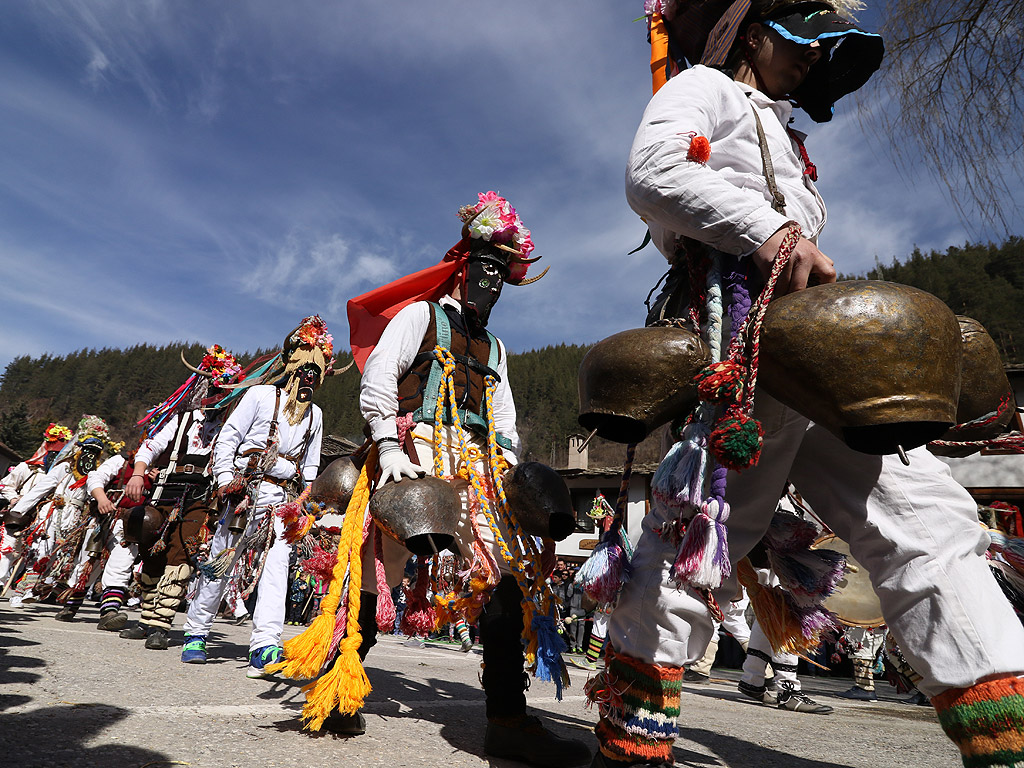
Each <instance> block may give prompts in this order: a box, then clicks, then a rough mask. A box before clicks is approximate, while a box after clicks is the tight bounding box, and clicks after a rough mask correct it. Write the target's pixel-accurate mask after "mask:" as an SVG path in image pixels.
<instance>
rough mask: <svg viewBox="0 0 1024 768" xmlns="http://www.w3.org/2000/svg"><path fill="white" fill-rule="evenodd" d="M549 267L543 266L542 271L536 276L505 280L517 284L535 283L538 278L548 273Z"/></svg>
mask: <svg viewBox="0 0 1024 768" xmlns="http://www.w3.org/2000/svg"><path fill="white" fill-rule="evenodd" d="M549 269H551V267H544V271H543V272H541V273H540V274H539V275H537V276H536V277H524V278H523V279H522V280H512V279H508V280H506V281H505V282H507V283H508V284H509V285H518V286H522V285H529V284H530V283H536V282H537V281H538V280H540V279H541V278H542V277H544V275H546V274H547V273H548V270H549Z"/></svg>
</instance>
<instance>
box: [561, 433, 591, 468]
mask: <svg viewBox="0 0 1024 768" xmlns="http://www.w3.org/2000/svg"><path fill="white" fill-rule="evenodd" d="M584 440H586V438H585V437H582V436H581V435H571V436H570V437H569V458H568V461H567V462H566V469H587V468H588V467H589V466H590V456H589V454H590V446H587V447H586V448H584V449H583V452H582V453H580V446H581V445H583V441H584Z"/></svg>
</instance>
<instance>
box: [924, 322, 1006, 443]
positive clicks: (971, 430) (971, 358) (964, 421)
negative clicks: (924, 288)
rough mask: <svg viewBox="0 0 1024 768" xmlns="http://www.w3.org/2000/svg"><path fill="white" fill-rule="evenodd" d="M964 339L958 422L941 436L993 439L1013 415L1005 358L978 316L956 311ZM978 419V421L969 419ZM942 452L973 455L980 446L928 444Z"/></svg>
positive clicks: (964, 440)
mask: <svg viewBox="0 0 1024 768" xmlns="http://www.w3.org/2000/svg"><path fill="white" fill-rule="evenodd" d="M956 319H957V320H958V321H959V322H960V337H961V339H962V340H963V355H964V362H963V372H962V373H961V377H960V399H959V400H958V401H957V404H956V424H957V425H956V426H955V427H953V428H952V429H950V430H949V431H948V432H946V434H944V435H943V436H942V439H943V440H950V441H957V442H966V441H972V440H991V439H992V438H995V437H998V436H999V435H1000V434H1002V433H1003V431H1005V429H1006V427H1007V425H1008V424H1009V423H1010V419H1012V418H1013V413H1014V409H1015V407H1016V400H1015V399H1014V396H1013V388H1012V387H1011V386H1010V381H1009V379H1007V378H1006V370H1005V369H1004V368H1003V361H1002V358H1000V356H999V348H998V347H997V346H996V343H995V341H993V340H992V337H991V336H989V335H988V331H986V330H985V327H984V326H983V325H982V324H981V323H979V322H978V321H977V320H975V319H973V318H970V317H965V316H963V315H957V316H956ZM972 421H978V422H979V423H978V424H970V423H969V422H972ZM929 450H930V451H931V452H932V453H936V454H938V455H940V456H955V457H963V456H970V455H971V454H972V453H977V452H978V451H980V450H981V448H980V447H971V448H953V447H944V446H929Z"/></svg>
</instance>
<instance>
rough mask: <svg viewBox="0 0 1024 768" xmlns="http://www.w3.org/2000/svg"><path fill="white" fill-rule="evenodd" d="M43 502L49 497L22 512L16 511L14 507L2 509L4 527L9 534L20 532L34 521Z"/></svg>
mask: <svg viewBox="0 0 1024 768" xmlns="http://www.w3.org/2000/svg"><path fill="white" fill-rule="evenodd" d="M44 503H49V499H47V500H46V501H45V502H40V503H39V504H37V505H35V506H34V507H32V508H31V509H28V510H25V511H24V512H16V511H15V508H14V507H8V508H7V509H5V510H4V514H3V523H4V528H5V529H6V530H7V532H8V533H10V534H14V533H20V532H21V531H23V530H25V529H26V528H28V527H29V526H30V525H32V523H34V522H35V521H36V517H37V516H38V514H39V507H40V506H42V504H44Z"/></svg>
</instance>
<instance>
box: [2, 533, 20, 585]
mask: <svg viewBox="0 0 1024 768" xmlns="http://www.w3.org/2000/svg"><path fill="white" fill-rule="evenodd" d="M23 549H24V543H23V541H22V537H21V535H20V534H19V535H18V536H14V535H12V534H10V533H8V532H7V529H6V528H5V527H3V526H0V590H2V589H3V588H4V586H5V585H6V584H7V580H8V579H9V578H11V571H12V570H13V568H14V564H15V563H17V562H18V558H20V557H21V553H22V550H23Z"/></svg>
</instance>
